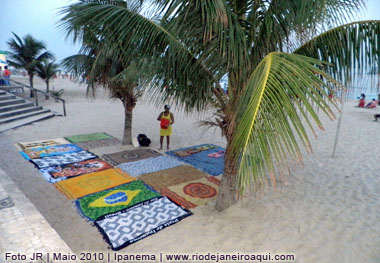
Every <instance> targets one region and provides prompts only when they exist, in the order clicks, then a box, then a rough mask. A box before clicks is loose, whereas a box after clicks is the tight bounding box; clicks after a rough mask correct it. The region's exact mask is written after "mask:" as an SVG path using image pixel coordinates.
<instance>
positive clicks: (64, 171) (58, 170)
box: [40, 159, 112, 184]
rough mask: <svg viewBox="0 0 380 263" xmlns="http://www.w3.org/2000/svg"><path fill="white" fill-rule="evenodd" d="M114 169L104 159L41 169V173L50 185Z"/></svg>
mask: <svg viewBox="0 0 380 263" xmlns="http://www.w3.org/2000/svg"><path fill="white" fill-rule="evenodd" d="M110 168H112V165H110V164H109V163H107V162H106V161H103V160H102V159H91V160H86V161H83V162H79V163H71V164H65V165H59V166H51V167H47V168H42V169H40V173H41V174H42V176H43V177H44V178H45V180H46V181H48V182H49V183H53V184H55V183H57V182H59V181H62V180H66V179H67V178H71V177H75V176H78V175H82V174H88V173H94V172H100V171H103V170H106V169H110Z"/></svg>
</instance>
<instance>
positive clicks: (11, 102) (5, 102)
mask: <svg viewBox="0 0 380 263" xmlns="http://www.w3.org/2000/svg"><path fill="white" fill-rule="evenodd" d="M24 102H25V100H24V99H21V98H16V99H11V100H2V101H0V107H3V106H7V105H15V104H20V103H24Z"/></svg>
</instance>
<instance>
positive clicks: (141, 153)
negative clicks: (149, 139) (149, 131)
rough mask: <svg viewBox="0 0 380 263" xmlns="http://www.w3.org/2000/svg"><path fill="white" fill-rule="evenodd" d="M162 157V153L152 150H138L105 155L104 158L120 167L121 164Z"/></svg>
mask: <svg viewBox="0 0 380 263" xmlns="http://www.w3.org/2000/svg"><path fill="white" fill-rule="evenodd" d="M157 156H161V154H160V153H158V152H156V151H154V150H151V149H136V150H129V151H122V152H117V153H111V154H104V155H103V158H104V159H106V160H107V161H109V162H110V163H112V164H113V165H118V164H121V163H128V162H135V161H138V160H143V159H147V158H150V157H157Z"/></svg>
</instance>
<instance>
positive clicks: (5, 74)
mask: <svg viewBox="0 0 380 263" xmlns="http://www.w3.org/2000/svg"><path fill="white" fill-rule="evenodd" d="M10 79H11V71H10V70H9V69H8V67H7V66H4V72H3V80H4V83H5V85H7V86H10V85H11V83H10V82H9V80H10Z"/></svg>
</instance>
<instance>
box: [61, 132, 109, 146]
mask: <svg viewBox="0 0 380 263" xmlns="http://www.w3.org/2000/svg"><path fill="white" fill-rule="evenodd" d="M111 138H113V137H112V136H111V135H108V134H107V133H105V132H95V133H89V134H79V135H74V136H68V137H65V139H66V140H68V141H70V142H72V143H77V142H88V141H95V140H102V139H111Z"/></svg>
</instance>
